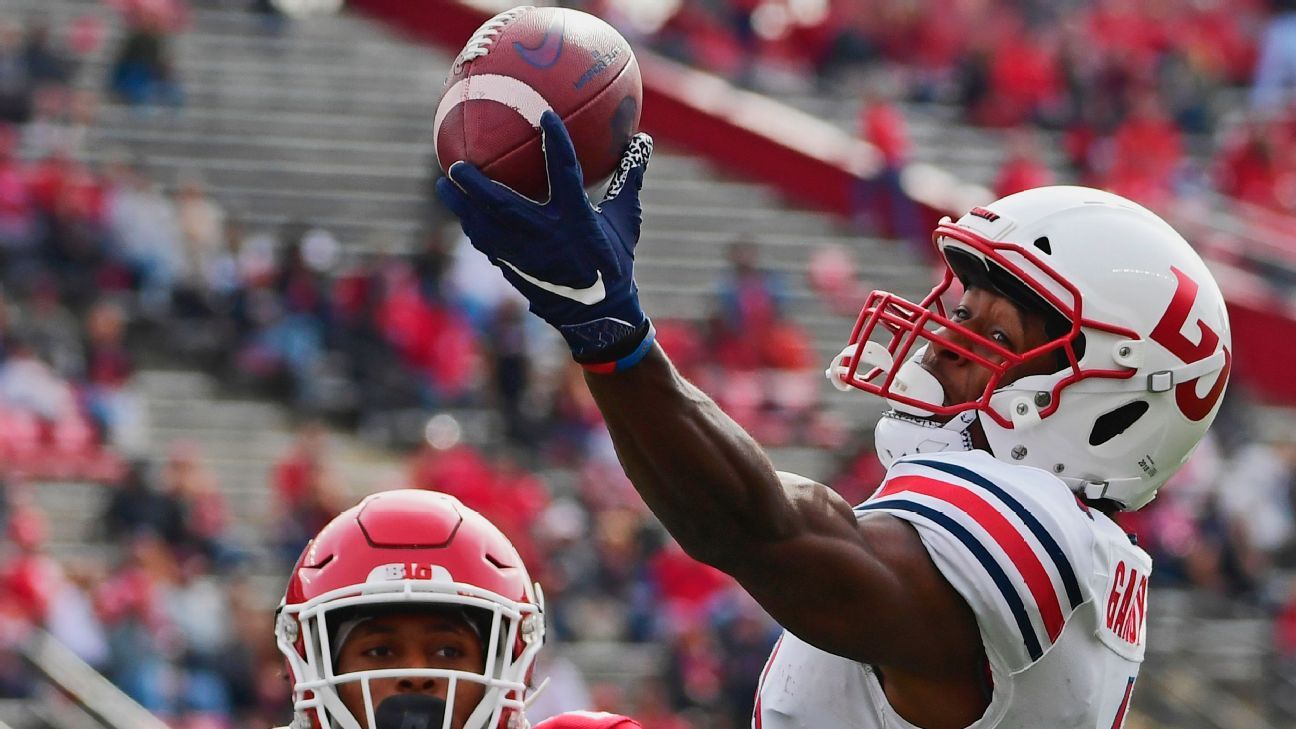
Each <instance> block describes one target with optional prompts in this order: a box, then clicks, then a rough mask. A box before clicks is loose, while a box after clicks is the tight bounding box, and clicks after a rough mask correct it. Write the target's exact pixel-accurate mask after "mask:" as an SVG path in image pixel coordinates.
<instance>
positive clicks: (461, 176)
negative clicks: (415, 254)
mask: <svg viewBox="0 0 1296 729" xmlns="http://www.w3.org/2000/svg"><path fill="white" fill-rule="evenodd" d="M446 175H447V176H448V177H449V178H450V179H451V180H452V181H453V182H454V184H455V185H456V186H458V187H459V189H460V190H462V191H463V192H464V193H466V197H467V198H468V199H469V201H470V204H472V205H474V206H475V207H477V208H478V209H480V210H481V211H482V212H484V213H486V214H487V215H489V216H491V217H494V218H497V219H500V220H503V221H506V222H508V223H511V224H513V225H517V226H523V227H525V226H529V225H533V224H535V222H536V220H537V219H538V217H539V212H538V211H539V204H538V203H536V202H535V201H534V200H531V199H530V198H527V197H524V196H523V195H520V194H518V193H517V192H516V191H514V190H513V188H511V187H509V186H508V185H504V184H501V183H498V182H496V181H494V180H492V179H491V178H489V177H487V176H486V175H484V174H482V171H481V170H479V169H477V167H476V166H475V165H471V164H469V163H467V162H455V163H454V164H452V165H450V169H448V170H446Z"/></svg>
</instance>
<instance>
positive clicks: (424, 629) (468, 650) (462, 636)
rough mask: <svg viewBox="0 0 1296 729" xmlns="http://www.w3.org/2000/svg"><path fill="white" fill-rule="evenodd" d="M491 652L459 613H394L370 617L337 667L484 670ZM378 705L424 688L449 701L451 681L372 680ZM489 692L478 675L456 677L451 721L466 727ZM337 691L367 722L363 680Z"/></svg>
mask: <svg viewBox="0 0 1296 729" xmlns="http://www.w3.org/2000/svg"><path fill="white" fill-rule="evenodd" d="M485 663H486V656H485V654H484V652H483V647H482V641H481V639H480V638H479V637H477V633H476V631H474V630H473V629H472V626H470V625H469V623H468V621H467V619H466V618H464V617H463V615H462V614H459V613H431V612H408V613H392V614H389V615H383V616H380V617H376V618H373V619H371V620H366V621H364V622H362V623H360V624H359V625H358V626H356V628H355V630H354V631H353V632H352V633H351V635H350V636H349V637H348V638H347V639H346V642H345V643H344V644H343V646H342V650H341V652H340V653H339V655H338V659H337V673H338V674H343V673H351V672H354V671H375V670H381V669H392V668H416V669H424V668H436V669H448V670H457V671H467V672H470V673H481V672H482V670H483V669H484V667H485ZM369 690H370V693H371V695H372V697H373V705H374V707H375V708H376V707H377V706H378V705H379V704H381V703H382V702H383V700H384V699H387V698H389V697H391V696H395V695H397V694H404V693H421V694H426V695H428V696H435V697H437V698H439V699H442V700H444V701H446V702H449V681H448V680H447V679H444V678H429V677H420V678H399V677H398V678H388V679H380V680H375V681H370V683H369ZM485 694H486V687H485V686H484V685H482V684H480V683H477V682H475V681H458V682H456V688H455V695H454V704H453V706H452V711H453V718H452V719H451V722H450V726H451V727H452V728H453V729H463V726H464V725H465V724H466V723H467V721H468V717H469V715H470V714H472V712H473V709H475V708H477V704H478V703H480V702H481V700H482V697H483V696H485ZM338 697H339V698H341V699H342V703H343V704H344V705H345V706H346V707H347V710H348V711H350V712H351V715H352V716H354V717H355V718H356V720H357V721H359V722H360V725H361V726H366V724H365V722H366V718H365V717H366V712H365V704H364V693H363V688H362V686H361V683H360V682H358V681H351V682H347V683H344V684H342V685H340V686H339V687H338Z"/></svg>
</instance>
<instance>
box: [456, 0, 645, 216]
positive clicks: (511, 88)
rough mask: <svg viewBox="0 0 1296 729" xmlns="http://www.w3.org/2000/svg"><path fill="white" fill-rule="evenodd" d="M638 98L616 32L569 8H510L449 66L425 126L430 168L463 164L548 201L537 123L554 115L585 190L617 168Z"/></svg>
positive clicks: (630, 63) (629, 55)
mask: <svg viewBox="0 0 1296 729" xmlns="http://www.w3.org/2000/svg"><path fill="white" fill-rule="evenodd" d="M642 100H643V83H642V81H641V79H640V76H639V64H638V63H637V62H636V61H635V57H634V52H633V51H632V50H631V48H630V44H629V43H628V42H626V39H625V38H623V37H622V36H621V34H620V33H618V32H617V31H616V29H615V28H613V27H612V26H610V25H608V24H607V23H606V22H604V21H602V20H600V19H599V18H596V17H594V16H593V15H590V14H588V13H583V12H580V11H577V10H569V9H566V8H533V7H519V8H514V9H512V10H508V11H506V12H503V13H500V14H499V15H496V16H495V17H494V18H491V19H490V20H488V21H487V22H486V23H485V24H484V25H482V26H481V27H480V28H478V29H477V32H476V33H474V34H473V36H472V38H470V39H469V40H468V43H467V44H466V45H465V46H464V49H463V51H462V52H460V54H459V56H458V58H456V59H455V62H454V65H453V66H451V69H450V73H449V75H448V77H447V78H446V83H445V93H444V95H443V96H442V98H441V101H440V103H439V104H438V105H437V110H436V118H435V123H434V125H433V130H434V135H435V136H434V144H435V147H436V155H437V162H438V164H440V166H441V169H443V170H445V169H448V168H449V167H450V165H452V164H454V163H455V162H456V161H459V160H465V161H468V162H471V163H473V164H474V165H476V166H477V167H478V168H480V169H481V170H482V172H483V173H485V174H486V175H487V176H489V177H490V178H491V179H494V180H496V181H497V182H501V183H503V184H505V185H508V186H509V187H511V188H513V189H514V190H516V191H518V192H520V193H522V194H523V195H526V196H527V197H530V198H532V199H535V200H546V199H548V197H549V181H548V176H547V175H546V173H545V165H544V153H543V150H542V149H541V146H540V131H539V125H540V115H541V114H542V113H543V112H544V111H545V110H547V109H553V110H554V111H555V112H556V113H557V114H558V115H559V116H560V117H562V120H563V122H564V123H565V124H566V125H567V131H568V132H569V133H570V134H571V138H572V143H573V145H574V146H575V148H576V155H577V157H578V158H579V159H580V162H581V167H582V169H583V170H584V173H585V183H586V185H587V186H589V185H592V184H594V183H596V182H598V181H599V180H601V179H603V178H604V177H607V176H608V175H610V174H612V172H613V171H614V170H615V169H616V165H617V162H618V160H619V158H620V156H621V152H622V150H623V149H624V148H625V145H626V143H627V142H628V141H629V139H630V136H631V135H632V134H634V133H635V131H636V130H637V129H638V126H639V112H640V105H641V103H642Z"/></svg>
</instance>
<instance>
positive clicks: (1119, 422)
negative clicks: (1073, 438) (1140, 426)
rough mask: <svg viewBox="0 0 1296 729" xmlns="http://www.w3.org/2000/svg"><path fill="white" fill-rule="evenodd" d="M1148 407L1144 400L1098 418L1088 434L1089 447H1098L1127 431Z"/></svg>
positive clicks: (1129, 403) (1126, 404) (1130, 403)
mask: <svg viewBox="0 0 1296 729" xmlns="http://www.w3.org/2000/svg"><path fill="white" fill-rule="evenodd" d="M1150 407H1151V406H1150V405H1148V403H1147V401H1146V400H1135V401H1133V402H1127V403H1125V404H1124V405H1121V406H1120V407H1118V408H1116V409H1115V410H1110V411H1108V412H1106V413H1103V414H1102V415H1100V416H1098V419H1097V420H1095V421H1094V427H1093V430H1092V431H1090V432H1089V445H1091V446H1100V445H1102V444H1103V443H1106V442H1107V441H1109V440H1111V439H1112V438H1115V437H1116V436H1118V435H1120V434H1121V433H1124V432H1125V431H1127V430H1129V429H1130V426H1132V425H1134V423H1136V422H1138V419H1139V418H1141V417H1143V414H1144V413H1146V412H1147V411H1148V408H1150Z"/></svg>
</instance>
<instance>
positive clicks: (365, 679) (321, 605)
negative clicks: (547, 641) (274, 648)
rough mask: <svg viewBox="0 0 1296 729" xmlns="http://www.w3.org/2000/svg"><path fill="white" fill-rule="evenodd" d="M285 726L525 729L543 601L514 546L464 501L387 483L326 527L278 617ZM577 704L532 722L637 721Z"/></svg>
mask: <svg viewBox="0 0 1296 729" xmlns="http://www.w3.org/2000/svg"><path fill="white" fill-rule="evenodd" d="M275 638H276V642H277V643H278V646H279V650H280V652H282V653H283V655H284V658H285V659H286V661H287V664H288V671H289V674H290V676H291V678H292V682H293V722H292V724H291V725H290V727H286V728H285V729H526V727H527V726H529V724H528V723H527V721H526V716H525V714H524V710H525V708H526V701H527V697H528V695H529V692H531V691H532V689H531V679H532V663H533V662H534V660H535V657H536V654H537V653H538V652H539V651H540V649H541V646H542V645H543V644H544V614H543V599H542V595H541V592H540V590H539V587H538V586H536V585H535V584H533V583H532V582H531V580H530V578H529V577H528V576H527V570H526V566H525V565H523V564H522V560H521V559H520V558H519V557H518V553H517V550H515V549H514V548H513V545H512V544H510V543H509V540H508V539H507V538H506V537H505V536H504V534H503V533H501V532H500V531H499V529H497V528H495V526H494V525H493V524H491V523H490V522H489V521H487V520H486V519H485V517H483V516H481V515H480V514H478V513H477V512H475V511H473V510H472V509H469V508H467V507H465V506H464V505H463V504H462V503H460V502H459V500H458V499H455V498H454V497H452V496H448V495H446V494H440V493H436V492H431V491H424V490H417V489H414V490H398V491H384V492H380V493H377V494H374V495H372V496H369V497H368V498H366V499H364V500H363V501H361V502H360V503H359V504H358V505H356V506H354V507H352V508H350V509H348V510H346V511H344V512H342V513H341V514H339V515H338V516H337V517H336V518H335V519H333V521H331V522H329V524H328V525H326V526H325V527H324V528H323V529H322V530H320V533H319V534H318V535H316V536H315V538H314V539H312V540H311V542H310V544H308V545H307V546H306V549H305V551H303V552H302V555H301V557H300V558H299V559H298V561H297V564H296V566H295V567H294V568H293V571H292V575H291V576H290V577H289V580H288V588H287V592H286V594H285V595H284V598H283V601H282V602H281V603H280V606H279V610H278V612H277V614H276V618H275ZM638 727H639V724H637V723H635V722H634V721H633V720H631V719H628V718H626V717H624V716H618V715H615V714H605V713H594V712H573V713H570V714H562V715H559V716H556V717H552V718H550V719H548V720H546V721H544V722H541V723H540V724H539V725H537V729H541V728H543V729H637V728H638Z"/></svg>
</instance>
